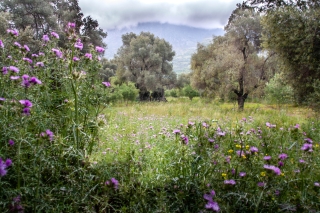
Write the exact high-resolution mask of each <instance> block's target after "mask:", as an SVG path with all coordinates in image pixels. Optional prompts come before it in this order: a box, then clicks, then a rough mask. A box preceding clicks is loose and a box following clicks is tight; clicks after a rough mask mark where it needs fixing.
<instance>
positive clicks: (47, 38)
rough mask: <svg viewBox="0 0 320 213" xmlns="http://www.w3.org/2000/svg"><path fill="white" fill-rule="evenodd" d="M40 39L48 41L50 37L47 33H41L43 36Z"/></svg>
mask: <svg viewBox="0 0 320 213" xmlns="http://www.w3.org/2000/svg"><path fill="white" fill-rule="evenodd" d="M42 40H43V41H44V42H48V41H49V40H50V38H49V36H48V35H43V36H42Z"/></svg>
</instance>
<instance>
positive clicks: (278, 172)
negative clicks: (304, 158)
mask: <svg viewBox="0 0 320 213" xmlns="http://www.w3.org/2000/svg"><path fill="white" fill-rule="evenodd" d="M263 168H265V169H268V170H271V171H273V172H274V173H275V174H276V175H280V174H281V170H280V169H279V168H278V167H276V166H273V165H264V166H263Z"/></svg>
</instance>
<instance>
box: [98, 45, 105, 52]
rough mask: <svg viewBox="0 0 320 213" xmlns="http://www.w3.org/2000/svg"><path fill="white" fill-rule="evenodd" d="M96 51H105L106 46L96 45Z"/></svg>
mask: <svg viewBox="0 0 320 213" xmlns="http://www.w3.org/2000/svg"><path fill="white" fill-rule="evenodd" d="M96 51H97V52H98V53H103V52H104V48H103V47H99V46H96Z"/></svg>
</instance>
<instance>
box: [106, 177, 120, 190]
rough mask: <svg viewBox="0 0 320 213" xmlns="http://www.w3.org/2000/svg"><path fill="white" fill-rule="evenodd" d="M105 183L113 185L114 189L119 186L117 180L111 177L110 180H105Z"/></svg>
mask: <svg viewBox="0 0 320 213" xmlns="http://www.w3.org/2000/svg"><path fill="white" fill-rule="evenodd" d="M105 184H106V185H108V186H109V185H112V186H113V187H114V189H118V188H119V181H118V180H116V179H115V178H111V179H110V180H107V181H106V183H105Z"/></svg>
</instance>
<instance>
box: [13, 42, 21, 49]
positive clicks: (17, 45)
mask: <svg viewBox="0 0 320 213" xmlns="http://www.w3.org/2000/svg"><path fill="white" fill-rule="evenodd" d="M13 45H14V46H16V47H18V48H21V44H19V43H18V42H14V43H13Z"/></svg>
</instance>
